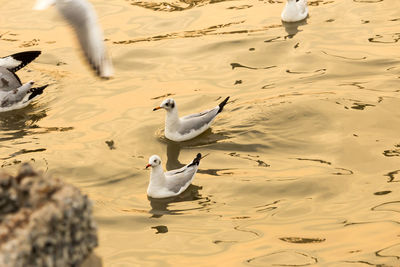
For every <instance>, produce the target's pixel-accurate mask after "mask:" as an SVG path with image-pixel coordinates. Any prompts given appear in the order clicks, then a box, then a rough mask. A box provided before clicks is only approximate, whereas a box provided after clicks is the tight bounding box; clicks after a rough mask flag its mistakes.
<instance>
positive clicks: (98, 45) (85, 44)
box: [56, 0, 113, 78]
mask: <svg viewBox="0 0 400 267" xmlns="http://www.w3.org/2000/svg"><path fill="white" fill-rule="evenodd" d="M56 6H57V8H58V10H59V11H60V13H61V14H62V15H63V16H64V18H65V19H66V20H67V21H68V22H69V24H70V25H71V26H72V27H73V28H74V30H75V33H76V35H77V37H78V40H79V44H80V45H81V48H82V50H83V52H84V54H85V56H86V59H87V61H88V62H89V64H90V65H91V66H92V68H93V69H94V70H95V71H96V73H97V75H99V76H100V77H103V78H109V77H111V76H112V75H113V66H112V62H111V59H110V58H109V57H108V54H107V51H106V48H105V45H104V41H103V39H104V38H103V33H102V31H101V29H100V26H99V25H98V23H97V16H96V13H95V11H94V9H93V7H92V6H91V4H90V3H88V2H87V1H86V0H71V1H68V2H65V3H64V2H63V3H58V2H57V4H56Z"/></svg>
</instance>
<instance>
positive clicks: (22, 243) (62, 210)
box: [0, 164, 98, 267]
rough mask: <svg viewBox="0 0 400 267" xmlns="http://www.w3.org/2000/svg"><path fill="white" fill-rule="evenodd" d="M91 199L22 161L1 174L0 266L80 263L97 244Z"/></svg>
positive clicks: (77, 264)
mask: <svg viewBox="0 0 400 267" xmlns="http://www.w3.org/2000/svg"><path fill="white" fill-rule="evenodd" d="M97 242H98V240H97V227H96V224H95V222H94V221H93V218H92V204H91V202H90V200H89V199H88V198H87V196H86V195H82V193H81V192H80V191H79V189H77V188H76V187H73V186H71V185H68V184H65V183H64V182H62V181H61V180H59V179H53V178H51V177H48V176H44V175H43V174H40V173H36V172H35V171H34V170H33V169H32V168H31V167H30V166H29V164H24V165H23V166H22V168H21V170H20V172H19V173H18V175H17V176H16V177H13V176H10V175H8V174H4V173H3V174H0V266H16V267H17V266H21V267H22V266H23V267H25V266H79V265H80V264H81V263H82V262H83V261H84V260H85V258H86V257H87V256H88V255H89V254H90V253H91V251H92V250H93V249H94V248H95V247H96V246H97Z"/></svg>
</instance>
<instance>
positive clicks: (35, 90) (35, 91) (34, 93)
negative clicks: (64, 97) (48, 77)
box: [28, 84, 49, 100]
mask: <svg viewBox="0 0 400 267" xmlns="http://www.w3.org/2000/svg"><path fill="white" fill-rule="evenodd" d="M47 86H49V85H48V84H46V85H43V86H41V87H35V88H31V90H30V92H31V94H30V96H29V98H28V100H31V99H33V98H35V97H37V96H38V95H41V94H42V93H43V91H44V89H46V87H47Z"/></svg>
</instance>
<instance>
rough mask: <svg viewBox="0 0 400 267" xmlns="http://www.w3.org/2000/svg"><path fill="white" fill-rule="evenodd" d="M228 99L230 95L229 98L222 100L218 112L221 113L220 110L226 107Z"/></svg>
mask: <svg viewBox="0 0 400 267" xmlns="http://www.w3.org/2000/svg"><path fill="white" fill-rule="evenodd" d="M228 100H229V96H228V97H227V98H225V100H224V101H222V102H221V103H220V104H219V110H218V113H220V112H221V111H222V110H223V109H224V106H225V105H226V103H228Z"/></svg>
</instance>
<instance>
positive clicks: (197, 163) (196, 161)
mask: <svg viewBox="0 0 400 267" xmlns="http://www.w3.org/2000/svg"><path fill="white" fill-rule="evenodd" d="M200 160H201V153H198V154H197V156H196V157H195V158H194V160H193V161H192V163H190V164H189V166H188V167H190V166H194V165H197V166H198V165H199V164H200Z"/></svg>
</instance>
